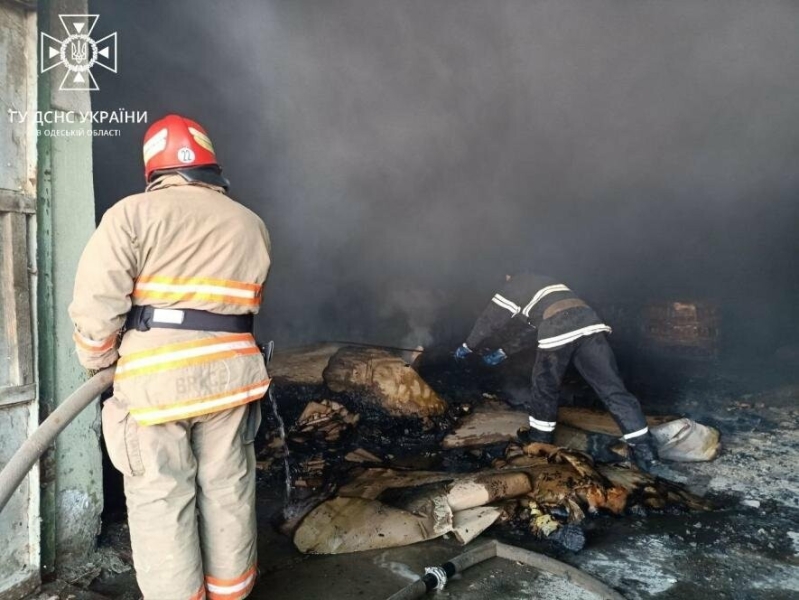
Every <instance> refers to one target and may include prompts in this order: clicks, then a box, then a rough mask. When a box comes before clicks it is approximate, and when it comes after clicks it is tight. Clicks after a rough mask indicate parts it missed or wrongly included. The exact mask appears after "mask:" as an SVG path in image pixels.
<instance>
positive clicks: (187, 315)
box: [125, 306, 253, 333]
mask: <svg viewBox="0 0 799 600" xmlns="http://www.w3.org/2000/svg"><path fill="white" fill-rule="evenodd" d="M252 323H253V316H252V314H246V315H218V314H216V313H212V312H208V311H207V310H194V309H191V308H179V309H178V308H155V307H153V306H134V307H132V308H131V309H130V312H129V313H128V318H127V319H126V320H125V329H135V330H136V331H149V330H150V329H152V328H153V327H158V328H159V329H160V328H163V329H191V330H194V331H228V332H230V333H252Z"/></svg>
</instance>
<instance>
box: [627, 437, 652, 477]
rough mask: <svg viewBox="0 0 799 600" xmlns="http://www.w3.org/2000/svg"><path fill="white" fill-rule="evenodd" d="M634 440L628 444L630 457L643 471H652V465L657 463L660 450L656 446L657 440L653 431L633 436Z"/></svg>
mask: <svg viewBox="0 0 799 600" xmlns="http://www.w3.org/2000/svg"><path fill="white" fill-rule="evenodd" d="M633 440H634V441H628V442H627V445H628V446H629V447H630V458H631V459H632V460H633V462H634V463H635V464H636V465H637V466H638V468H639V469H641V470H642V471H646V472H647V473H649V472H650V470H651V469H652V466H653V465H655V464H656V463H657V460H658V451H657V447H656V446H655V440H654V438H653V437H652V434H651V433H648V432H647V433H645V434H644V435H641V436H638V437H636V438H633Z"/></svg>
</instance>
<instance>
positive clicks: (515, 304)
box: [466, 273, 611, 350]
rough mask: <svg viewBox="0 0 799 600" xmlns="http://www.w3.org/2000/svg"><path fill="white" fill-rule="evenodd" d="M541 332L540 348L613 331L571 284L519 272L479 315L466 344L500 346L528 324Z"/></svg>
mask: <svg viewBox="0 0 799 600" xmlns="http://www.w3.org/2000/svg"><path fill="white" fill-rule="evenodd" d="M530 326H532V327H534V328H536V329H537V331H538V335H537V338H538V347H539V348H544V349H548V348H559V347H560V346H564V345H566V344H568V343H570V342H573V341H574V340H576V339H579V338H580V337H583V336H586V335H593V334H595V333H599V332H610V330H611V329H610V327H608V326H607V325H605V324H604V323H602V321H601V320H600V318H599V317H598V316H597V314H596V313H595V312H594V311H593V309H591V307H589V306H588V305H587V304H586V303H585V302H583V301H582V300H581V299H580V298H578V297H577V295H576V294H575V293H574V292H572V291H571V290H570V289H569V288H568V287H566V286H565V285H563V284H562V283H559V282H558V281H556V280H554V279H552V278H551V277H545V276H542V275H533V274H530V273H523V274H519V275H515V276H513V277H512V278H511V280H510V281H508V283H507V284H506V285H505V286H504V287H503V288H502V289H501V290H500V291H499V292H497V293H496V294H495V295H494V297H493V298H492V299H491V302H490V303H489V305H488V306H487V307H486V308H485V310H484V311H483V312H482V313H481V314H480V316H479V317H478V318H477V321H476V322H475V324H474V327H473V328H472V332H471V333H470V334H469V337H468V338H467V339H466V345H468V346H469V347H470V348H472V349H474V350H476V349H479V348H481V347H497V344H499V343H501V340H503V339H506V340H507V339H512V338H514V337H516V336H517V335H519V334H520V333H521V330H522V329H524V328H525V327H530Z"/></svg>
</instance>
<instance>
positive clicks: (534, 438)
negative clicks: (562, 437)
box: [516, 427, 555, 444]
mask: <svg viewBox="0 0 799 600" xmlns="http://www.w3.org/2000/svg"><path fill="white" fill-rule="evenodd" d="M516 438H517V439H518V440H519V443H521V444H535V443H539V444H551V443H553V442H554V441H555V434H554V433H553V432H551V431H540V430H538V429H535V428H534V427H522V428H521V429H519V430H518V431H517V432H516Z"/></svg>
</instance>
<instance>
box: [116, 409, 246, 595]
mask: <svg viewBox="0 0 799 600" xmlns="http://www.w3.org/2000/svg"><path fill="white" fill-rule="evenodd" d="M259 422H260V404H259V403H257V402H254V403H252V404H248V405H246V406H239V407H236V408H232V409H229V410H225V411H221V412H215V413H212V414H208V415H203V416H199V417H194V418H192V419H186V420H180V421H171V422H169V423H164V424H161V425H151V426H146V427H145V426H141V425H139V424H138V423H137V422H136V421H135V420H134V419H133V418H131V416H130V413H129V412H128V411H127V409H126V407H125V404H124V403H123V402H120V401H119V400H117V399H116V398H111V399H109V400H107V401H106V403H105V405H104V407H103V435H104V437H105V440H106V446H107V448H108V454H109V457H110V458H111V461H112V463H113V464H114V466H115V467H116V468H117V469H118V470H119V471H121V472H122V474H123V475H124V481H125V497H126V499H127V506H128V522H129V525H130V537H131V545H132V548H133V562H134V565H135V567H136V581H137V582H138V584H139V587H140V588H141V591H142V593H143V594H144V599H145V600H189V599H192V600H200V599H203V598H208V599H209V600H213V599H218V600H222V599H224V600H235V599H239V598H246V597H247V595H248V594H249V592H250V591H251V590H252V587H253V585H254V583H255V577H256V523H255V451H254V449H253V441H254V438H255V432H256V430H257V428H258V424H259Z"/></svg>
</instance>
